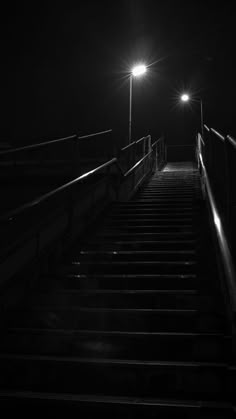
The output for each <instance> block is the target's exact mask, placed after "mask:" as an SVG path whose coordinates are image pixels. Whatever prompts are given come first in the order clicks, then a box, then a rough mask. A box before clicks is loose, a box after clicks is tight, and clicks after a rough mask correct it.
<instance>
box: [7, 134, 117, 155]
mask: <svg viewBox="0 0 236 419" xmlns="http://www.w3.org/2000/svg"><path fill="white" fill-rule="evenodd" d="M110 132H112V129H109V130H106V131H100V132H95V133H93V134H88V135H82V136H80V137H79V136H78V135H77V134H73V135H70V136H68V137H63V138H58V139H56V140H50V141H45V142H43V143H37V144H30V145H26V146H23V147H16V148H11V149H10V150H4V151H0V156H2V155H6V154H11V153H18V152H21V151H26V150H32V149H35V148H40V147H46V146H48V145H51V144H56V143H62V142H64V141H69V140H73V139H77V140H84V139H87V138H92V137H96V136H98V135H102V134H107V133H110Z"/></svg>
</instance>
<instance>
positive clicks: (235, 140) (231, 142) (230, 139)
mask: <svg viewBox="0 0 236 419" xmlns="http://www.w3.org/2000/svg"><path fill="white" fill-rule="evenodd" d="M227 139H228V141H229V142H230V144H232V146H233V147H234V148H236V139H235V138H233V137H232V136H231V135H227Z"/></svg>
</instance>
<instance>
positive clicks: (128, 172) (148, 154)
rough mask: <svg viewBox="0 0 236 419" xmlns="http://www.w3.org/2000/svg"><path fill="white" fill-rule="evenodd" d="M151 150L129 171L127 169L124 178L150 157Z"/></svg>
mask: <svg viewBox="0 0 236 419" xmlns="http://www.w3.org/2000/svg"><path fill="white" fill-rule="evenodd" d="M152 152H153V150H151V151H149V153H147V154H145V156H144V157H142V158H141V159H140V160H139V161H138V162H137V163H135V164H134V166H133V167H131V169H129V170H128V171H127V172H126V173H125V174H124V177H127V176H129V175H130V174H131V173H132V172H133V171H134V170H135V169H136V168H137V167H138V166H139V165H140V164H141V163H142V162H143V161H144V160H145V159H146V158H147V157H148V156H150V155H151V154H152Z"/></svg>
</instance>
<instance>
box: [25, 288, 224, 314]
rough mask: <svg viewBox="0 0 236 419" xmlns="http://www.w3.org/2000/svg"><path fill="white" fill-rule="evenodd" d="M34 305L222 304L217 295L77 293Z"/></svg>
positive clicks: (37, 299) (213, 306) (201, 306)
mask: <svg viewBox="0 0 236 419" xmlns="http://www.w3.org/2000/svg"><path fill="white" fill-rule="evenodd" d="M31 301H32V303H33V304H34V306H35V305H36V306H37V305H42V306H43V305H49V306H54V305H55V306H57V307H68V308H69V307H70V306H77V307H78V306H79V307H91V308H93V307H98V308H99V307H103V308H146V309H147V308H150V309H151V308H153V309H156V308H164V309H165V308H166V309H199V310H200V309H203V310H209V311H210V310H211V309H212V310H217V309H218V308H219V307H220V306H221V304H220V301H218V299H217V298H216V297H213V296H211V297H209V296H201V295H188V294H180V293H176V294H174V293H173V294H164V293H159V294H157V293H155V292H154V291H153V295H152V294H151V293H150V294H140V293H139V294H135V293H134V292H133V293H130V294H124V293H122V292H121V293H120V294H115V295H114V294H108V293H107V294H103V295H100V294H99V295H98V294H97V295H96V294H95V295H81V296H80V295H78V294H76V293H73V292H72V293H70V294H68V293H67V294H63V293H61V294H59V295H53V296H51V295H49V296H47V295H45V296H41V295H39V296H38V297H35V298H32V299H31Z"/></svg>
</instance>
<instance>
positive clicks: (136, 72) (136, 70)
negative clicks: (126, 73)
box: [132, 64, 147, 77]
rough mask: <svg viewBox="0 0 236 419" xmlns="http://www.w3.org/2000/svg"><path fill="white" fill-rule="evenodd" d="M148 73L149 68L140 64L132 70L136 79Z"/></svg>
mask: <svg viewBox="0 0 236 419" xmlns="http://www.w3.org/2000/svg"><path fill="white" fill-rule="evenodd" d="M146 71H147V67H146V66H145V65H144V64H140V65H137V66H136V67H134V68H133V69H132V74H133V76H134V77H137V76H141V75H142V74H144V73H146Z"/></svg>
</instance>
